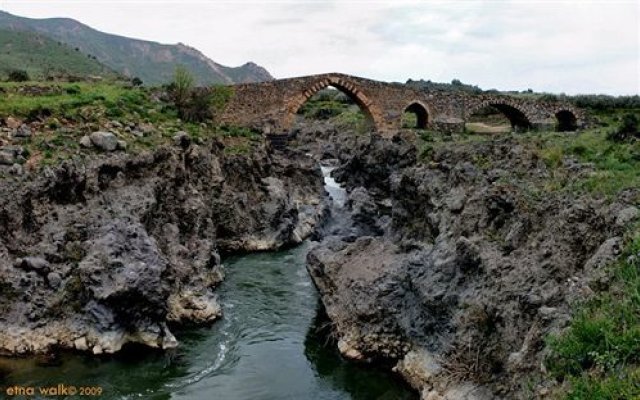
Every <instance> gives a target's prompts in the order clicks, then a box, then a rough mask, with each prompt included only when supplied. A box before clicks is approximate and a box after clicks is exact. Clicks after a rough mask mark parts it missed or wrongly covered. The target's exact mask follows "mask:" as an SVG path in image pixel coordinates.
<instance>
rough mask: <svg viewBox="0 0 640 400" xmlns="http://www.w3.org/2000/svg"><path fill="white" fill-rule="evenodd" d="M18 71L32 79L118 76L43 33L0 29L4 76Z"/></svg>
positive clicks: (0, 57)
mask: <svg viewBox="0 0 640 400" xmlns="http://www.w3.org/2000/svg"><path fill="white" fill-rule="evenodd" d="M14 70H24V71H27V73H28V74H29V76H30V77H32V78H40V79H42V78H45V77H47V76H56V75H57V76H60V75H67V76H102V77H109V76H113V77H115V76H116V75H117V73H116V72H114V71H113V70H112V69H110V68H108V67H106V66H104V65H103V64H100V63H99V62H98V61H96V60H94V59H93V58H91V57H89V56H87V55H86V54H84V53H81V52H79V51H77V50H75V49H72V48H71V47H69V46H67V45H66V44H64V43H61V42H56V41H55V40H52V39H49V38H48V37H46V36H44V35H41V34H39V33H36V32H27V31H10V30H4V29H0V76H3V75H7V74H8V73H9V72H11V71H14Z"/></svg>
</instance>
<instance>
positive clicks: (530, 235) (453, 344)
mask: <svg viewBox="0 0 640 400" xmlns="http://www.w3.org/2000/svg"><path fill="white" fill-rule="evenodd" d="M308 135H315V137H318V135H317V134H316V133H315V132H314V131H313V130H311V131H307V132H302V134H301V136H302V137H301V138H300V139H299V142H300V143H301V145H302V146H303V147H304V146H310V145H308V144H305V143H308V141H307V142H305V137H308ZM329 135H330V134H329ZM337 142H338V143H340V141H337ZM334 143H335V142H334ZM313 149H319V150H320V151H319V152H318V151H317V150H316V153H317V154H319V157H327V156H329V157H336V158H338V159H340V162H339V164H340V166H339V167H338V168H337V169H336V170H335V171H334V173H333V176H334V177H336V179H337V180H338V181H339V182H342V183H343V184H344V185H345V187H346V188H347V190H348V192H349V201H348V204H347V208H348V216H347V217H345V218H344V223H343V226H341V227H338V228H334V229H332V230H329V231H327V232H325V237H324V239H323V240H322V241H321V242H320V243H319V244H318V245H317V246H316V247H315V248H314V249H313V250H312V251H311V252H310V253H309V256H308V270H309V272H310V274H311V276H312V278H313V280H314V282H315V284H316V286H317V287H318V289H319V291H320V293H321V297H322V302H323V304H324V306H325V308H326V310H327V314H328V316H329V318H330V319H331V322H332V326H333V330H334V334H335V336H336V337H337V345H338V347H339V349H340V351H341V352H342V354H343V355H344V356H345V357H348V358H351V359H355V360H361V361H370V360H373V361H376V360H378V361H380V360H384V361H385V362H387V363H388V362H392V363H393V362H397V364H396V366H395V367H394V369H395V370H396V371H397V372H399V373H400V374H401V375H402V376H403V377H404V378H405V379H406V380H407V381H408V382H409V383H410V384H411V385H412V386H413V387H415V388H416V389H417V390H418V391H420V392H421V395H422V398H423V399H430V400H433V399H493V398H509V399H512V398H534V397H544V396H545V395H546V394H548V393H550V390H549V388H550V387H551V386H553V385H554V384H556V382H552V381H550V380H549V379H548V378H546V377H545V372H546V371H545V354H546V351H547V350H546V347H545V342H544V340H545V337H546V336H547V335H548V334H549V333H554V332H559V331H561V330H562V329H563V328H564V327H566V326H567V324H568V323H569V321H570V319H571V314H572V307H573V306H574V305H575V303H576V302H577V301H579V300H582V299H585V298H587V297H589V296H590V295H591V294H592V293H593V288H594V287H603V286H604V287H606V285H607V282H608V279H609V278H608V276H607V275H606V273H604V272H603V271H604V270H603V268H604V267H605V265H607V264H608V263H610V262H611V261H612V260H615V259H616V258H617V257H618V256H619V254H620V251H621V246H622V236H623V233H624V231H625V226H627V225H628V224H629V223H630V222H632V221H633V220H636V219H637V218H638V216H639V214H640V213H639V212H638V209H637V208H636V205H637V204H638V201H639V200H640V191H639V190H638V189H628V190H623V191H621V192H619V193H617V194H616V195H615V196H613V198H609V199H607V198H603V197H602V196H595V195H590V194H589V193H584V192H583V193H579V192H575V193H574V192H571V191H567V190H552V189H549V188H548V183H549V182H550V181H551V180H552V178H553V179H555V178H557V176H559V175H558V174H562V177H563V179H564V178H566V179H567V180H568V181H571V180H578V179H581V178H583V177H585V176H589V174H591V173H592V172H593V168H594V166H593V165H590V164H587V163H580V162H578V161H576V160H575V159H571V158H569V157H565V158H564V159H562V160H561V161H562V163H561V164H560V165H557V166H556V167H555V168H552V167H550V166H549V165H548V164H547V163H545V162H544V160H543V157H541V154H540V151H539V149H536V147H535V146H534V145H533V143H532V144H531V145H527V144H526V143H525V144H523V141H521V140H517V138H515V137H512V136H507V137H503V138H496V139H493V140H485V141H482V142H473V141H472V142H466V143H464V142H459V143H455V142H451V143H449V144H447V143H441V144H440V145H439V146H437V147H434V148H433V149H432V151H431V152H430V154H428V155H427V156H423V158H422V159H421V160H418V159H417V158H418V157H417V155H416V149H415V147H414V146H413V145H412V144H409V143H406V142H404V141H402V140H396V141H394V142H389V141H384V140H380V139H376V138H375V137H374V138H373V139H371V140H368V141H367V140H360V142H359V143H358V145H357V146H353V147H350V148H345V147H344V146H343V147H341V146H340V145H335V144H329V143H326V144H320V145H318V144H316V145H313V147H312V148H310V149H309V150H313Z"/></svg>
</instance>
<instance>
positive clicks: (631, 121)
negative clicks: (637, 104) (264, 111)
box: [607, 113, 640, 142]
mask: <svg viewBox="0 0 640 400" xmlns="http://www.w3.org/2000/svg"><path fill="white" fill-rule="evenodd" d="M638 122H639V121H638V117H637V116H636V115H635V114H632V113H626V114H624V115H623V116H622V120H621V122H620V126H618V129H616V130H615V131H612V132H610V133H609V134H608V135H607V138H608V139H609V140H613V141H614V142H622V141H625V140H627V139H630V138H639V139H640V132H638Z"/></svg>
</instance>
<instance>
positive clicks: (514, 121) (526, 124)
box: [467, 99, 532, 132]
mask: <svg viewBox="0 0 640 400" xmlns="http://www.w3.org/2000/svg"><path fill="white" fill-rule="evenodd" d="M485 107H493V108H495V109H496V110H498V111H500V112H501V113H502V114H503V115H504V116H505V117H506V118H507V119H508V120H509V122H510V123H511V128H512V129H513V130H514V131H516V132H522V131H527V130H529V129H531V127H532V123H531V120H530V118H529V117H528V116H527V114H526V112H525V111H523V110H522V109H521V108H520V107H519V106H518V104H514V103H512V102H510V101H504V100H498V99H496V100H485V101H482V102H481V103H479V104H478V105H477V106H476V107H473V108H472V109H470V110H469V112H468V113H467V119H468V118H469V117H470V116H471V114H473V113H474V112H476V111H478V110H480V109H482V108H485Z"/></svg>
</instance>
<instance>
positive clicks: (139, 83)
mask: <svg viewBox="0 0 640 400" xmlns="http://www.w3.org/2000/svg"><path fill="white" fill-rule="evenodd" d="M131 84H132V85H133V86H142V79H140V78H138V77H137V76H136V77H135V78H133V79H131Z"/></svg>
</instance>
